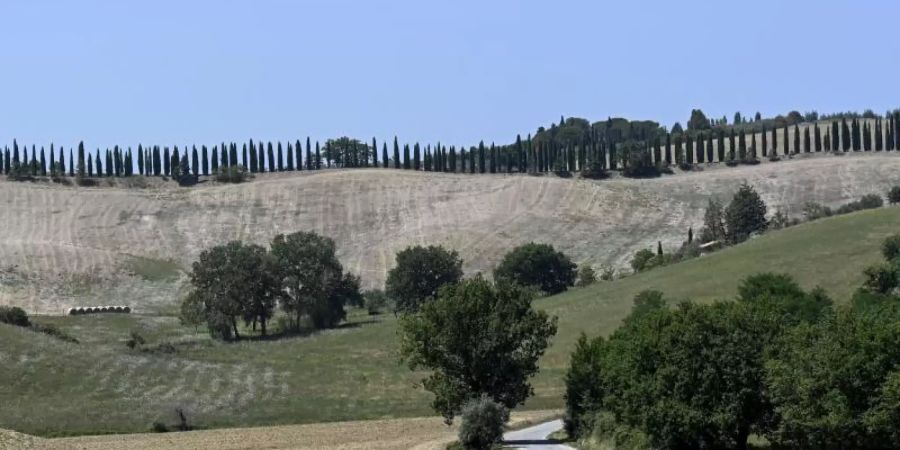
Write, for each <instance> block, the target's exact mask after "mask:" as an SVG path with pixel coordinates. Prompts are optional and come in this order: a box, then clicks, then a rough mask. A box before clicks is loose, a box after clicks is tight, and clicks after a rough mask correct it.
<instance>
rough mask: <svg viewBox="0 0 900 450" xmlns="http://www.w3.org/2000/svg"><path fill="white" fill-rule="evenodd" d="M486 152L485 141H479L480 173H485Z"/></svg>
mask: <svg viewBox="0 0 900 450" xmlns="http://www.w3.org/2000/svg"><path fill="white" fill-rule="evenodd" d="M484 152H485V149H484V141H481V142H479V143H478V173H484V171H485V167H484V163H485V161H484V160H485V158H484V156H485V155H484Z"/></svg>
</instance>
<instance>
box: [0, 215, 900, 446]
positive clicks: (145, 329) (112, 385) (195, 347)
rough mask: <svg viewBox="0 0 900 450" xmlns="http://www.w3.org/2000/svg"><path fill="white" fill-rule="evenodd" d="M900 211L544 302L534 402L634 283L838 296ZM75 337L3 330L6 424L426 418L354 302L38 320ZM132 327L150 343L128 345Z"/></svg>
mask: <svg viewBox="0 0 900 450" xmlns="http://www.w3.org/2000/svg"><path fill="white" fill-rule="evenodd" d="M898 224H900V208H883V209H880V210H872V211H865V212H861V213H856V214H852V215H847V216H841V217H836V218H831V219H825V220H821V221H817V222H813V223H809V224H803V225H799V226H796V227H793V228H790V229H787V230H783V231H778V232H773V233H770V234H768V235H765V236H763V237H760V238H757V239H754V240H751V241H750V242H748V243H745V244H742V245H740V246H737V247H733V248H729V249H725V250H722V251H720V252H717V253H714V254H712V255H709V256H704V257H701V258H698V259H695V260H691V261H688V262H685V263H681V264H677V265H673V266H669V267H663V268H659V269H655V270H652V271H650V272H646V273H642V274H638V275H634V276H631V277H627V278H624V279H621V280H616V281H613V282H603V283H599V284H596V285H593V286H591V287H588V288H584V289H575V290H572V291H569V292H567V293H565V294H562V295H558V296H554V297H548V298H543V299H540V300H538V301H537V306H538V307H540V308H543V309H545V310H547V311H549V312H550V313H551V314H554V315H557V316H558V317H559V334H558V336H557V337H556V338H555V340H554V342H553V346H552V347H551V349H550V350H549V351H548V353H547V355H546V356H545V358H544V359H543V361H542V363H541V367H542V371H541V373H540V374H539V375H538V376H537V377H536V379H535V380H534V385H535V391H536V396H535V397H534V398H533V399H532V400H531V401H529V403H528V404H527V408H529V409H548V408H558V407H559V406H560V405H561V402H562V398H561V397H562V374H563V373H564V371H565V367H566V364H567V362H568V356H569V352H570V351H571V348H572V345H573V343H574V341H575V339H577V336H578V334H579V333H581V332H582V331H584V332H587V333H589V334H597V333H609V332H611V331H612V330H614V329H615V328H616V327H617V326H618V324H619V323H620V321H621V319H622V318H623V317H624V316H625V315H626V314H627V313H628V311H629V309H630V304H631V299H632V297H633V295H634V294H635V293H637V292H638V291H640V290H642V289H659V290H662V291H664V292H665V293H666V294H667V295H668V296H669V298H671V299H673V300H680V299H693V300H695V301H710V300H714V299H718V298H731V297H733V296H734V294H735V292H736V286H737V284H738V282H739V280H740V279H741V278H743V277H745V276H747V275H750V274H753V273H756V272H760V271H776V272H786V273H790V274H792V275H793V276H795V277H796V278H797V280H798V281H799V282H800V283H801V285H803V286H804V287H805V288H812V287H813V286H814V285H821V286H822V287H824V288H825V289H826V290H827V291H828V292H829V293H831V294H832V296H833V297H834V298H835V300H836V301H839V302H840V301H844V300H846V299H847V298H848V297H849V295H850V293H851V292H852V290H853V289H854V288H855V287H856V286H858V285H859V284H860V282H861V279H862V276H861V271H862V268H863V267H864V266H865V265H867V264H870V263H872V262H875V261H877V260H878V259H879V245H880V243H881V241H882V240H883V238H884V237H885V236H887V235H889V234H892V233H897V232H900V227H898ZM35 320H36V321H38V322H42V323H53V324H55V325H58V326H59V327H61V328H63V329H64V330H65V331H66V332H68V333H70V334H72V335H73V336H75V337H77V338H78V339H79V340H81V343H80V344H69V343H64V342H61V341H59V340H56V339H53V338H51V337H48V336H45V335H41V334H36V333H33V332H31V331H28V330H24V329H18V328H14V327H11V326H6V325H0V342H2V343H3V345H2V346H0V367H2V368H3V370H0V404H2V405H3V407H2V408H0V428H6V429H13V430H17V431H22V432H27V433H31V434H37V435H41V436H59V435H73V434H97V433H121V432H144V431H147V430H148V429H149V427H150V424H151V423H152V422H153V421H156V420H168V421H172V420H173V418H172V414H173V411H174V408H175V407H183V408H185V409H186V410H187V411H188V412H189V416H190V418H191V420H192V421H193V422H194V423H195V425H196V426H198V427H201V428H221V427H235V426H262V425H268V426H271V425H279V424H294V423H311V422H325V421H338V420H357V419H385V418H395V417H415V416H426V415H430V414H431V410H430V409H429V403H430V396H429V394H428V393H426V392H424V391H422V390H421V389H417V388H415V387H414V384H415V381H416V379H417V376H416V374H413V373H410V372H409V371H408V370H407V369H406V368H405V367H404V366H402V365H400V364H399V363H398V361H397V358H396V328H395V325H396V322H395V321H396V319H395V318H394V317H393V316H391V315H385V316H380V317H376V318H370V317H369V316H366V315H365V314H364V313H363V312H361V311H354V312H353V313H352V314H351V315H350V320H349V321H348V323H347V324H346V325H345V326H344V327H342V328H340V329H337V330H331V331H325V332H322V333H317V334H314V335H311V336H305V337H293V338H284V339H278V340H265V341H244V342H240V343H236V344H223V343H217V342H213V341H211V340H210V339H209V338H208V337H206V335H205V334H204V333H203V331H202V330H195V329H193V328H185V327H182V326H180V325H179V324H178V322H177V319H175V318H173V317H168V316H152V315H120V316H113V315H106V316H79V317H49V316H47V317H37V318H35ZM133 329H138V330H141V332H142V333H143V334H144V335H145V336H146V337H147V338H148V341H149V342H148V345H149V346H150V347H155V346H158V344H160V343H162V342H168V343H171V344H172V346H173V347H174V350H166V349H165V347H160V348H158V349H157V350H156V351H154V352H136V351H131V350H128V349H127V348H126V346H125V345H124V340H125V338H126V337H127V334H128V333H129V332H130V331H131V330H133Z"/></svg>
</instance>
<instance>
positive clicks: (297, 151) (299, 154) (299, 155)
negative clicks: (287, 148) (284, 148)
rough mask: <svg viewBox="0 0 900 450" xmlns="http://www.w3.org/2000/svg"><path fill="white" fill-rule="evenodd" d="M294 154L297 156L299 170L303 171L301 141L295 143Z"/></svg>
mask: <svg viewBox="0 0 900 450" xmlns="http://www.w3.org/2000/svg"><path fill="white" fill-rule="evenodd" d="M294 154H296V155H297V170H303V146H302V145H301V144H300V139H297V141H296V142H294Z"/></svg>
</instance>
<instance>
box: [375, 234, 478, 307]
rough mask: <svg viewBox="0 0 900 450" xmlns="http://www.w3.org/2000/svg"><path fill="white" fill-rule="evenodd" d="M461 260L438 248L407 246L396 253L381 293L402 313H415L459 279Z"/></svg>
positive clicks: (461, 272) (461, 274)
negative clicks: (444, 287)
mask: <svg viewBox="0 0 900 450" xmlns="http://www.w3.org/2000/svg"><path fill="white" fill-rule="evenodd" d="M462 263H463V262H462V259H460V258H459V254H458V253H456V251H454V250H447V249H445V248H444V247H441V246H435V245H431V246H428V247H422V246H418V245H417V246H415V247H407V248H406V249H404V250H401V251H399V252H397V263H396V265H395V266H394V267H393V268H392V269H391V270H390V271H388V275H387V281H385V292H386V293H387V295H388V297H390V298H392V299H393V300H394V302H395V305H396V306H395V309H396V311H398V312H402V313H411V312H416V311H418V310H419V308H421V306H422V304H424V303H425V302H426V301H427V300H428V299H431V298H434V297H435V296H437V294H438V290H439V289H440V288H441V287H442V286H444V285H446V284H453V283H457V282H459V280H460V279H462V276H463V271H462Z"/></svg>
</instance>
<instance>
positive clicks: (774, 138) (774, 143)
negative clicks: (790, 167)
mask: <svg viewBox="0 0 900 450" xmlns="http://www.w3.org/2000/svg"><path fill="white" fill-rule="evenodd" d="M772 156H778V133H777V127H775V126H773V127H772Z"/></svg>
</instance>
